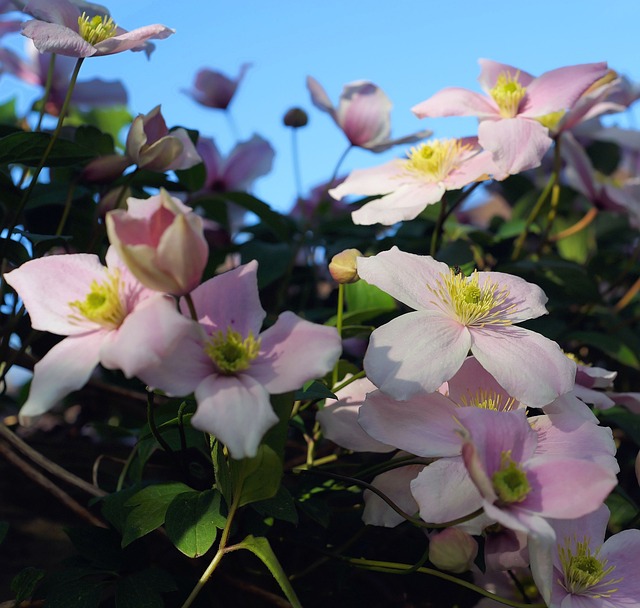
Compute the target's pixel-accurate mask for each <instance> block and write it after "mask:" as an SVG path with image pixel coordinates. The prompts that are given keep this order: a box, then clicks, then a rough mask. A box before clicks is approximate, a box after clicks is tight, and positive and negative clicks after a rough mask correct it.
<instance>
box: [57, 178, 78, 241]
mask: <svg viewBox="0 0 640 608" xmlns="http://www.w3.org/2000/svg"><path fill="white" fill-rule="evenodd" d="M77 185H78V183H77V182H76V181H75V180H73V181H72V182H71V183H70V184H69V191H68V192H67V199H66V200H65V202H64V210H63V211H62V217H61V218H60V222H59V223H58V227H57V228H56V236H60V235H61V234H62V231H63V230H64V225H65V224H66V223H67V219H68V218H69V212H70V211H71V203H72V202H73V193H74V192H75V191H76V186H77Z"/></svg>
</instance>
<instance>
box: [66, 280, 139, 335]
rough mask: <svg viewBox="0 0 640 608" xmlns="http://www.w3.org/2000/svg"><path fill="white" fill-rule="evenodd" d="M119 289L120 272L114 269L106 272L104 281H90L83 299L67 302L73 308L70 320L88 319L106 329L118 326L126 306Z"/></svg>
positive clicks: (124, 313) (122, 319) (122, 318)
mask: <svg viewBox="0 0 640 608" xmlns="http://www.w3.org/2000/svg"><path fill="white" fill-rule="evenodd" d="M121 291H122V290H121V282H120V272H119V271H118V270H114V271H113V272H110V273H107V279H106V281H103V282H102V283H99V282H98V281H93V282H92V283H91V285H90V291H89V293H88V294H87V297H86V298H85V299H84V300H83V301H81V300H75V301H74V302H69V307H70V308H71V309H72V310H74V313H73V314H71V315H70V318H71V319H72V320H84V319H88V320H89V321H93V322H94V323H97V324H98V325H101V326H102V327H105V328H108V329H116V328H117V327H120V325H121V323H122V321H124V318H125V317H126V316H127V311H126V307H125V305H124V304H123V302H122V298H121V295H120V294H121ZM76 312H77V313H80V315H81V316H78V315H77V314H76Z"/></svg>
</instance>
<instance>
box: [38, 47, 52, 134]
mask: <svg viewBox="0 0 640 608" xmlns="http://www.w3.org/2000/svg"><path fill="white" fill-rule="evenodd" d="M55 66H56V54H55V53H51V57H50V59H49V69H48V71H47V81H46V83H45V85H44V95H43V96H42V100H41V103H42V107H41V108H40V115H39V116H38V124H37V125H36V128H35V130H36V131H39V130H40V127H41V126H42V120H43V119H44V115H45V108H46V107H47V102H48V101H49V95H51V85H52V84H53V73H54V69H55Z"/></svg>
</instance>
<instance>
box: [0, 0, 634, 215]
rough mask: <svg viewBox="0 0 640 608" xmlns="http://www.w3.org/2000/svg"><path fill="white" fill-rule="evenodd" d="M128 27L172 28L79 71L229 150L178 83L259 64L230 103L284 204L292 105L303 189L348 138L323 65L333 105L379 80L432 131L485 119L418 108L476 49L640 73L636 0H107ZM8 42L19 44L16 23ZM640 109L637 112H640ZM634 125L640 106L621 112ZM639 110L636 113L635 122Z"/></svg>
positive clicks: (2, 88) (288, 192) (467, 128)
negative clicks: (316, 103)
mask: <svg viewBox="0 0 640 608" xmlns="http://www.w3.org/2000/svg"><path fill="white" fill-rule="evenodd" d="M103 4H105V5H107V6H108V7H109V9H110V11H111V14H112V16H113V18H114V20H115V21H116V23H118V25H120V26H121V27H124V28H125V29H129V30H130V29H134V28H136V27H140V26H143V25H147V24H151V23H163V24H164V25H167V26H169V27H172V28H174V29H175V30H176V33H175V34H174V35H173V36H172V37H170V38H168V39H166V40H159V41H156V50H155V52H154V54H153V55H152V57H151V59H150V60H149V61H147V59H146V58H145V56H144V54H142V53H130V52H126V53H121V54H119V55H113V56H107V57H97V58H89V59H88V60H87V61H85V63H84V65H83V67H82V70H81V72H80V80H82V79H87V78H91V77H96V76H98V77H101V78H104V79H118V78H119V79H121V80H122V81H123V82H124V84H125V86H126V87H127V89H128V91H129V100H130V104H129V105H130V109H131V111H132V113H133V114H134V115H135V114H138V113H147V112H149V111H150V110H151V109H152V108H153V107H154V106H155V105H157V104H162V112H163V114H164V116H165V118H166V121H167V124H168V125H169V126H174V125H180V126H185V127H189V128H195V129H198V130H199V131H200V132H201V133H202V134H203V135H205V136H209V137H213V138H214V139H215V140H216V142H217V143H218V146H219V148H220V149H221V150H222V151H223V152H228V151H229V150H230V149H231V148H232V147H233V145H234V144H235V142H236V140H235V138H234V137H233V135H232V132H231V129H230V127H229V124H228V122H227V120H226V117H225V115H224V113H223V112H220V111H218V110H212V109H209V108H204V107H201V106H198V105H197V104H196V103H195V102H193V101H192V100H191V99H190V98H189V97H188V96H186V95H185V94H184V93H182V92H181V90H183V89H188V88H190V87H191V85H192V83H193V80H194V77H195V74H196V72H197V71H198V70H199V69H200V68H202V67H209V68H212V69H216V70H220V71H222V72H224V73H226V74H228V75H231V76H235V75H236V74H237V73H238V70H239V68H240V66H241V64H243V63H245V62H250V63H252V64H253V65H252V68H251V69H250V70H249V72H248V73H247V75H246V78H245V80H244V81H243V83H242V84H241V86H240V88H239V90H238V92H237V95H236V98H235V99H234V100H233V102H232V104H231V113H232V115H233V119H234V121H235V123H236V125H237V128H238V132H239V136H240V138H241V139H243V140H245V139H249V138H250V137H251V135H252V134H253V133H259V134H260V135H262V136H263V137H265V138H266V139H268V140H269V141H270V142H271V143H272V145H273V147H274V148H275V149H276V158H275V162H274V167H273V171H272V173H271V174H270V175H269V176H267V177H264V178H262V179H260V180H259V181H258V182H257V183H256V187H255V189H254V194H256V195H257V196H258V197H260V198H262V199H263V200H265V201H266V202H268V203H269V204H271V205H272V206H274V207H275V208H277V209H279V210H281V211H284V210H287V209H289V208H290V207H291V205H292V204H293V201H294V199H295V182H294V178H293V172H292V158H291V132H290V130H289V129H287V128H286V127H284V126H283V124H282V116H283V115H284V113H285V112H286V110H287V109H288V108H290V107H292V106H300V107H302V108H304V109H305V110H306V111H307V112H308V113H309V125H308V127H306V128H304V129H301V130H300V131H299V132H298V135H299V145H300V152H301V158H300V165H301V173H302V182H303V189H304V190H307V191H308V190H309V189H310V188H311V187H313V186H314V185H316V184H318V183H320V182H321V181H324V180H326V179H327V178H328V177H329V176H330V175H331V174H332V173H333V170H334V167H335V164H336V162H337V160H338V158H339V157H340V155H341V154H342V153H343V151H344V150H345V148H346V146H347V140H346V138H345V137H344V135H343V134H342V133H341V132H340V131H339V130H338V128H337V127H336V126H335V125H334V123H333V122H332V120H331V118H330V117H329V116H328V115H327V114H324V113H322V112H320V111H319V110H317V109H316V108H315V107H313V106H312V104H311V102H310V98H309V94H308V92H307V89H306V86H305V79H306V76H307V75H312V76H314V77H315V78H316V79H317V80H318V81H319V82H320V83H321V84H322V85H323V86H324V87H325V89H326V90H327V93H328V94H329V97H330V98H331V99H332V100H333V101H334V102H335V103H336V104H337V101H338V98H339V95H340V92H341V90H342V87H343V85H344V84H345V83H348V82H352V81H354V80H370V81H372V82H374V83H376V84H377V85H379V86H380V87H381V88H382V89H383V90H384V91H385V92H386V93H387V94H388V96H389V97H390V98H391V100H392V101H393V104H394V107H393V112H392V134H393V135H395V136H401V135H406V134H409V133H412V132H414V131H417V130H420V129H425V128H430V129H433V130H434V131H435V136H436V137H455V136H464V135H473V134H475V130H476V121H475V119H473V118H466V119H457V118H449V119H437V120H418V119H417V118H416V117H415V116H413V114H412V113H411V111H410V108H411V107H412V106H413V105H415V104H416V103H418V102H420V101H423V100H424V99H426V98H428V97H430V96H431V95H432V94H434V93H435V92H437V91H438V90H440V89H441V88H443V87H446V86H461V87H466V88H471V89H474V90H476V91H479V90H480V89H479V86H478V84H477V82H476V79H477V76H478V74H479V67H478V64H477V60H478V58H481V57H484V58H488V59H493V60H495V61H500V62H502V63H507V64H511V65H513V66H516V67H519V68H522V69H523V70H526V71H528V72H530V73H531V74H533V75H534V76H538V75H540V74H541V73H542V72H545V71H547V70H550V69H554V68H556V67H561V66H564V65H571V64H576V63H588V62H594V61H608V63H609V65H610V67H612V68H613V69H615V70H617V71H618V72H619V73H621V74H625V75H627V76H628V77H630V78H631V79H633V80H640V63H639V58H640V53H639V52H638V42H637V41H638V23H639V22H640V2H638V0H613V1H612V2H609V3H607V4H603V3H602V2H596V1H593V0H580V1H577V0H565V2H558V0H553V1H552V0H539V1H538V2H537V3H536V4H535V8H534V5H533V3H531V2H526V3H524V2H506V1H502V0H501V1H497V0H485V1H484V2H477V1H475V0H449V1H444V2H442V1H438V2H435V1H433V0H395V2H393V3H392V2H390V1H388V0H386V1H383V0H367V1H365V0H340V1H338V0H266V1H265V0H236V1H231V0H227V1H224V2H222V1H220V0H182V1H181V2H179V3H178V2H168V1H163V2H159V1H155V2H154V1H152V0H111V1H110V2H108V1H107V0H105V1H104V2H103ZM3 42H5V43H6V44H8V45H9V46H11V47H12V48H14V49H21V48H22V45H23V42H22V40H21V36H20V35H19V34H16V35H11V36H7V37H5V38H4V39H3ZM38 94H39V91H38V90H37V89H34V88H33V87H27V86H23V85H21V84H20V83H19V82H18V81H17V80H16V79H15V78H13V77H11V76H6V75H5V76H1V77H0V102H2V101H5V100H6V99H8V98H10V97H11V96H13V95H18V100H19V107H20V108H21V109H22V110H23V111H24V110H26V108H28V107H29V104H30V102H31V101H32V100H33V99H34V98H35V97H37V96H38ZM636 113H637V111H636ZM615 121H616V122H617V124H620V125H621V126H626V127H628V126H635V124H637V123H638V116H637V115H631V114H626V115H625V116H622V117H616V119H615ZM634 123H635V124H634ZM402 153H403V148H402V147H399V148H396V149H395V150H394V151H392V152H387V153H386V154H385V155H374V154H372V153H370V152H367V151H364V150H354V151H352V152H351V153H350V154H349V156H348V158H347V160H346V162H345V163H344V165H343V169H344V170H345V171H346V170H351V169H355V168H359V167H365V166H373V165H376V164H380V163H382V162H384V161H385V160H388V159H389V158H390V157H392V156H393V155H401V154H402Z"/></svg>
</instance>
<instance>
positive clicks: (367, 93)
mask: <svg viewBox="0 0 640 608" xmlns="http://www.w3.org/2000/svg"><path fill="white" fill-rule="evenodd" d="M391 107H392V104H391V100H390V99H389V98H388V97H387V95H386V93H385V92H384V91H383V90H382V89H381V88H380V87H378V86H376V85H375V84H373V83H372V82H366V81H358V82H352V83H350V84H348V85H346V86H345V87H344V90H343V91H342V95H340V101H339V103H338V109H337V111H336V115H337V121H338V124H339V125H340V127H341V128H342V130H343V131H344V134H345V135H346V136H347V139H348V140H349V141H350V142H351V143H352V144H353V145H354V146H362V147H365V148H366V147H368V146H370V145H376V144H379V143H381V142H384V141H386V140H388V139H389V135H390V134H391Z"/></svg>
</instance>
